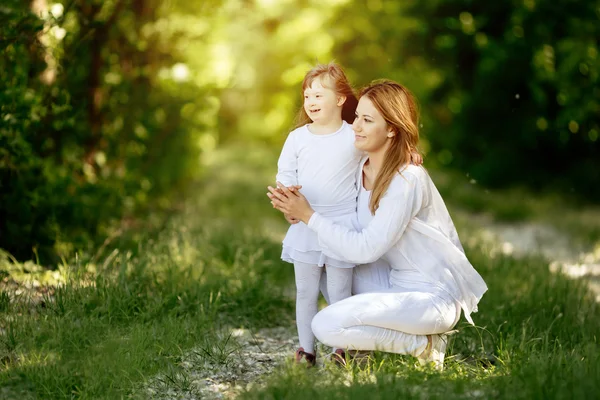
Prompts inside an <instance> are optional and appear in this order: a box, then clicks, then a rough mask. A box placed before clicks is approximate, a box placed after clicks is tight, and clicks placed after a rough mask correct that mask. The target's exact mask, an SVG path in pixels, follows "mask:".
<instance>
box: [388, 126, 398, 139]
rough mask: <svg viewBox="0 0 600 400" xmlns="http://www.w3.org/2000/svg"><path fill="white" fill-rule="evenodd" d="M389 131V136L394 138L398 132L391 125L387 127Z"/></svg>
mask: <svg viewBox="0 0 600 400" xmlns="http://www.w3.org/2000/svg"><path fill="white" fill-rule="evenodd" d="M387 131H388V133H387V137H389V138H393V137H394V136H396V132H394V128H392V127H391V126H389V125H388V129H387Z"/></svg>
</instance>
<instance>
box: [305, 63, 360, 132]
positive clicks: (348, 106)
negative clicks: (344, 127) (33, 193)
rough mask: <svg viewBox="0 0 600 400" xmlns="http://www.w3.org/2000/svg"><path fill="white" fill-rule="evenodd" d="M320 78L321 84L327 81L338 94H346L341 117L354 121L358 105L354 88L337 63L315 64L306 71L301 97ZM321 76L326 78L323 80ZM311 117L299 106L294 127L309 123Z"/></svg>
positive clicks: (350, 121) (349, 121)
mask: <svg viewBox="0 0 600 400" xmlns="http://www.w3.org/2000/svg"><path fill="white" fill-rule="evenodd" d="M317 78H320V79H321V84H322V85H323V86H325V85H326V84H327V83H329V84H331V85H333V87H332V88H330V89H332V90H333V91H334V92H335V93H336V95H338V96H346V101H345V102H344V105H343V106H342V119H343V120H344V121H346V122H348V123H349V124H351V123H352V122H354V117H355V113H356V106H357V105H358V99H357V98H356V94H354V89H352V85H350V81H349V80H348V78H347V77H346V74H345V73H344V70H343V69H342V67H341V66H340V65H339V64H336V63H334V62H330V63H329V64H317V65H316V66H315V67H314V68H313V69H311V70H310V71H308V72H307V73H306V75H305V76H304V80H303V81H302V98H304V91H305V90H306V89H307V88H309V87H310V86H311V85H312V83H313V82H314V80H315V79H317ZM323 78H328V80H325V79H323ZM310 122H311V119H310V118H309V117H308V114H306V111H305V110H304V106H302V107H300V110H298V114H297V115H296V124H295V125H296V128H299V127H301V126H304V125H306V124H309V123H310Z"/></svg>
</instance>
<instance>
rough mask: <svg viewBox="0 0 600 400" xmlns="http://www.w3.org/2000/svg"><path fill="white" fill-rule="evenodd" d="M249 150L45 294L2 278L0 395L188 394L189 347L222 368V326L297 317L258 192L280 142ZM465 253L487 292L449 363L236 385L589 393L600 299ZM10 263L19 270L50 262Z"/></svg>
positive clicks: (278, 223)
mask: <svg viewBox="0 0 600 400" xmlns="http://www.w3.org/2000/svg"><path fill="white" fill-rule="evenodd" d="M244 154H248V153H244V152H242V151H241V150H240V151H229V152H223V153H219V154H218V157H215V159H214V160H213V164H212V166H211V169H212V171H214V173H213V174H212V175H209V176H207V177H206V180H205V181H204V182H202V183H201V184H200V185H199V186H198V187H197V188H196V189H195V192H194V193H196V196H195V197H192V198H191V199H190V200H189V201H188V202H186V203H185V207H183V208H182V210H181V211H180V213H179V215H177V216H175V217H173V218H172V219H171V220H170V222H169V223H168V224H167V225H166V226H165V227H164V229H163V230H162V231H161V232H146V233H140V232H138V233H136V236H135V237H136V240H134V241H131V240H123V241H122V243H129V245H128V247H127V246H126V247H116V248H111V249H107V251H105V252H104V253H105V254H107V255H106V256H103V257H102V258H101V259H100V260H97V261H96V262H94V263H90V262H87V261H86V260H85V259H83V258H82V259H81V260H80V261H79V262H73V263H66V264H65V265H64V266H62V267H61V271H62V273H63V275H62V276H63V277H64V279H65V282H66V283H64V284H62V285H61V286H58V287H56V288H54V289H53V292H52V291H49V292H47V294H45V295H44V296H41V297H37V298H30V299H29V298H27V297H26V296H24V295H21V296H17V295H16V294H15V292H14V291H13V290H9V289H7V288H5V289H3V290H2V291H0V327H1V328H2V330H1V331H0V332H1V334H0V397H1V398H15V399H28V398H43V399H54V398H81V399H92V398H94V399H95V398H105V399H116V398H130V397H132V398H145V395H144V394H143V392H140V390H139V388H140V387H141V385H143V383H144V382H147V381H148V380H149V379H152V378H155V377H157V376H160V377H161V378H160V379H162V380H163V384H164V385H166V386H168V387H174V388H178V389H180V390H182V391H184V392H185V390H186V388H188V387H189V386H190V380H189V379H190V378H189V377H188V376H187V375H185V374H184V373H182V371H183V370H182V368H181V366H180V365H179V363H180V361H181V359H182V357H183V355H184V354H186V353H187V352H189V351H190V349H194V350H193V351H196V352H198V357H201V358H204V359H210V360H211V362H213V363H217V364H222V365H228V363H229V362H230V361H231V352H232V349H234V348H235V346H234V345H233V344H232V343H231V342H230V340H231V338H229V339H228V337H227V335H223V332H224V331H226V330H227V329H230V328H250V329H253V330H254V329H259V328H263V327H274V326H281V325H283V326H292V325H293V324H294V322H293V318H294V315H293V314H294V312H293V303H292V301H291V300H290V298H289V296H288V295H286V294H285V293H286V292H289V288H290V286H291V285H292V283H293V281H292V279H293V278H292V276H293V274H292V269H291V268H290V267H289V266H288V265H285V264H284V263H282V262H281V261H279V254H280V242H279V240H280V238H281V235H282V233H283V232H284V231H285V226H284V224H283V221H282V219H281V218H280V216H279V215H277V213H276V212H275V211H273V210H271V209H270V206H269V204H268V201H267V199H266V196H265V195H264V193H265V189H264V186H265V185H266V184H267V183H269V182H270V179H271V178H272V177H271V176H270V175H271V172H272V168H273V164H272V159H273V156H274V155H272V154H266V153H258V152H256V153H250V155H244ZM248 157H250V158H248ZM461 231H462V230H461ZM466 239H467V238H465V237H463V241H465V242H466ZM132 242H133V243H134V244H135V246H134V247H131V245H130V244H131V243H132ZM109 250H110V251H109ZM467 251H468V254H469V257H470V259H471V260H472V262H473V264H474V265H475V266H476V267H477V269H478V270H479V271H480V272H481V274H482V275H483V276H484V278H485V279H486V282H487V283H488V285H489V288H490V290H489V292H488V293H487V294H486V295H485V296H484V298H483V300H482V302H481V303H480V312H479V313H477V314H474V315H473V317H474V318H475V322H476V323H477V325H478V327H476V328H474V327H470V326H468V325H467V324H465V323H461V325H460V326H459V329H460V333H459V334H458V335H456V336H455V339H454V340H453V341H452V348H451V351H450V357H449V358H448V361H447V364H446V369H445V371H444V372H443V373H437V372H434V371H432V370H429V369H426V368H425V369H423V368H419V367H417V366H416V362H415V360H414V359H413V358H411V357H404V356H396V355H389V354H382V353H377V354H376V355H375V358H374V360H373V361H372V362H370V363H369V364H368V365H367V366H366V367H362V368H359V367H357V366H353V367H351V368H348V369H347V370H336V369H335V368H330V367H327V368H325V369H318V370H317V369H315V370H306V369H304V368H297V367H294V366H293V365H287V366H284V367H283V368H281V369H280V370H279V371H278V372H277V373H275V374H274V375H272V376H270V377H268V379H267V383H266V385H265V386H259V387H253V388H251V389H250V390H249V391H247V392H244V393H243V394H242V395H241V397H242V398H248V399H263V398H265V399H280V398H286V399H288V398H289V399H305V398H311V399H315V398H332V399H338V398H339V399H354V398H356V399H365V398H368V399H396V398H419V399H421V398H428V399H435V398H440V399H441V398H444V399H453V398H457V399H458V398H460V399H462V398H484V399H487V398H509V399H521V398H522V399H538V398H539V399H548V398H549V399H562V398H581V399H583V398H593V397H597V393H600V344H599V342H598V339H599V338H600V309H599V305H598V304H597V303H595V302H594V300H593V299H592V296H590V295H589V293H588V292H587V291H586V289H585V287H584V285H583V283H582V282H579V281H572V280H568V279H566V278H564V277H563V276H560V275H552V274H550V273H549V272H548V265H547V262H546V261H545V260H543V259H541V258H537V257H534V256H532V257H530V258H526V259H520V260H516V259H513V258H511V257H508V256H502V255H498V254H495V255H494V256H492V255H491V252H490V249H489V248H486V247H485V246H484V245H481V246H478V245H475V246H472V247H469V248H468V249H467ZM10 264H11V263H10V261H8V260H6V261H4V264H3V265H4V268H3V267H1V266H0V269H7V266H8V265H10ZM11 268H12V269H11V271H12V272H10V271H9V272H8V273H7V274H8V275H9V277H10V276H13V277H14V278H15V279H18V280H19V281H21V282H22V281H24V280H25V281H26V280H27V279H28V277H29V279H33V278H35V279H38V280H41V277H42V274H43V272H41V271H38V270H36V269H35V268H33V267H31V265H30V267H28V268H29V269H27V268H25V267H23V265H21V266H20V267H17V266H14V265H12V267H11ZM15 271H17V272H18V273H17V272H15ZM11 273H12V275H11ZM5 275H6V274H5ZM4 278H7V276H5V277H4ZM42 282H43V281H42ZM26 293H29V292H26ZM290 356H291V354H290ZM159 374H160V375H159Z"/></svg>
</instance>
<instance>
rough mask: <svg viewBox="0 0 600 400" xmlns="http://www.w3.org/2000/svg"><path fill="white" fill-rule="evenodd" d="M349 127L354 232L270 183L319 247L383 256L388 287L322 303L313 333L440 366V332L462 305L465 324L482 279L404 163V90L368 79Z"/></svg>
mask: <svg viewBox="0 0 600 400" xmlns="http://www.w3.org/2000/svg"><path fill="white" fill-rule="evenodd" d="M353 129H354V131H355V134H356V138H355V146H356V147H357V148H358V149H360V150H363V151H365V152H366V154H367V156H366V157H365V159H364V160H363V161H362V162H361V164H360V168H359V173H360V179H359V180H358V182H361V183H362V184H361V185H359V198H358V209H357V212H358V222H359V225H360V227H361V230H360V231H353V230H351V229H348V228H346V227H344V226H341V225H337V224H335V223H333V222H332V221H330V220H328V219H327V218H324V217H323V216H321V215H320V214H319V213H317V212H315V211H314V210H313V209H312V208H311V207H310V204H308V202H307V201H306V199H305V198H304V197H303V196H302V195H301V194H300V193H298V192H294V193H292V192H290V191H289V190H288V189H287V188H286V187H284V186H283V185H280V184H279V183H278V187H279V188H278V189H274V188H271V187H269V190H270V192H271V193H269V194H268V195H269V198H270V199H271V201H272V203H273V206H274V207H275V208H277V209H279V210H280V211H282V212H284V213H286V214H288V215H289V216H291V217H294V218H296V219H298V220H300V221H302V222H304V223H305V224H306V225H307V226H308V227H309V228H310V229H311V230H313V231H314V232H316V233H317V235H318V237H319V243H320V245H321V246H322V247H323V249H325V251H326V252H330V253H331V254H332V255H335V256H336V257H338V258H339V259H343V260H346V261H348V262H352V263H357V264H365V263H370V262H373V261H375V260H378V259H379V258H382V260H383V261H386V262H388V263H389V265H390V266H391V270H390V273H389V282H388V283H387V284H384V285H381V284H379V285H378V288H377V289H375V290H376V292H370V293H361V294H357V295H355V296H353V297H350V298H348V299H345V300H342V301H340V302H338V303H336V304H333V305H331V306H329V307H327V308H325V309H324V310H322V311H321V312H319V313H318V314H317V316H316V317H315V318H314V319H313V322H312V328H313V331H314V333H315V335H316V337H317V338H318V339H319V340H320V341H321V342H323V343H325V344H327V345H329V346H333V347H337V348H346V349H353V350H381V351H387V352H393V353H398V354H410V355H413V356H416V357H417V358H418V359H419V361H420V362H421V363H422V364H425V363H428V362H433V363H434V365H435V366H436V367H437V368H438V369H441V368H442V367H443V360H444V354H445V348H446V341H445V337H444V335H443V334H444V333H445V332H447V331H449V330H450V329H452V328H453V327H454V326H455V325H456V323H457V322H458V319H459V317H460V312H461V309H462V311H463V312H464V314H465V317H466V319H467V320H468V321H469V322H470V323H473V320H472V319H471V316H470V315H471V313H472V312H476V311H477V303H478V302H479V300H480V299H481V297H482V296H483V294H484V293H485V291H486V290H487V286H486V285H485V282H484V281H483V279H482V278H481V276H480V275H479V274H478V273H477V271H475V269H474V268H473V267H472V266H471V264H470V263H469V261H468V260H467V258H466V257H465V254H464V250H463V248H462V246H461V244H460V241H459V239H458V235H457V233H456V230H455V228H454V224H453V223H452V219H451V218H450V215H449V214H448V210H447V209H446V206H445V205H444V202H443V200H442V198H441V197H440V195H439V193H438V191H437V189H436V188H435V186H434V184H433V182H432V181H431V179H430V178H429V176H428V175H427V173H426V171H425V170H424V169H423V168H422V167H417V166H415V165H411V164H410V149H411V148H415V147H416V146H417V144H418V140H419V131H418V114H417V108H416V104H415V101H414V98H413V96H412V94H411V93H410V92H409V91H408V90H407V89H406V88H404V87H403V86H402V85H399V84H398V83H396V82H392V81H382V82H377V83H374V84H371V85H370V86H368V87H367V88H365V89H363V91H362V93H361V96H360V100H359V104H358V108H357V112H356V119H355V121H354V124H353ZM358 268H359V269H358V270H357V271H356V272H357V275H359V277H360V275H361V274H362V278H365V276H366V277H367V280H368V279H369V275H370V274H372V273H373V276H381V274H380V272H381V271H380V269H378V268H377V267H367V269H365V270H361V269H360V267H358ZM369 268H370V269H371V270H372V271H371V270H369ZM374 284H376V282H375V283H374ZM372 286H373V285H371V287H372ZM356 289H358V288H356V287H355V292H357V290H356ZM371 290H372V289H371ZM338 354H339V355H340V356H342V355H343V352H341V351H340V352H339V353H338Z"/></svg>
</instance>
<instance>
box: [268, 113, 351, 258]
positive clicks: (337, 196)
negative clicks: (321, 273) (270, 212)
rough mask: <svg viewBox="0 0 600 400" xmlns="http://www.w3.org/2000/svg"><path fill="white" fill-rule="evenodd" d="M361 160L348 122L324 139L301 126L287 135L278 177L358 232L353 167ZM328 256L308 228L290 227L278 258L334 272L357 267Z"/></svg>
mask: <svg viewBox="0 0 600 400" xmlns="http://www.w3.org/2000/svg"><path fill="white" fill-rule="evenodd" d="M361 156H362V153H361V152H360V151H359V150H357V149H356V147H354V131H353V130H352V127H351V126H350V124H348V123H347V122H346V121H343V123H342V126H341V127H340V129H338V130H337V131H336V132H334V133H330V134H327V135H315V134H313V133H311V132H310V131H309V130H308V125H304V126H302V127H300V128H297V129H295V130H293V131H292V132H290V134H289V136H288V138H287V140H286V141H285V144H284V145H283V149H282V151H281V155H280V156H279V161H278V163H277V167H278V172H277V178H276V179H277V181H279V182H281V183H282V184H284V185H285V186H291V185H302V189H300V192H301V193H302V194H303V195H304V196H305V197H306V198H307V199H308V201H309V202H310V204H311V206H312V207H313V209H314V210H315V211H318V212H319V214H321V215H323V216H325V217H327V218H328V219H330V220H331V221H334V222H336V223H339V224H342V225H343V226H346V227H348V228H351V229H356V228H357V226H356V223H357V222H356V196H357V193H358V188H357V185H356V169H357V168H358V164H359V162H360V159H361ZM328 254H331V253H328ZM328 254H324V253H323V249H322V247H321V246H320V245H319V240H318V238H317V234H316V233H315V232H313V231H312V230H310V229H309V228H308V227H307V226H306V224H304V223H302V222H300V223H298V224H294V225H291V226H290V228H289V230H288V232H287V234H286V236H285V238H284V240H283V251H282V253H281V258H282V260H284V261H286V262H290V263H293V262H294V261H299V262H303V263H307V264H316V265H320V266H323V265H330V266H332V267H337V268H352V267H354V266H355V264H354V263H350V262H347V261H342V260H339V259H338V258H335V257H331V256H329V255H328Z"/></svg>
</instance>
